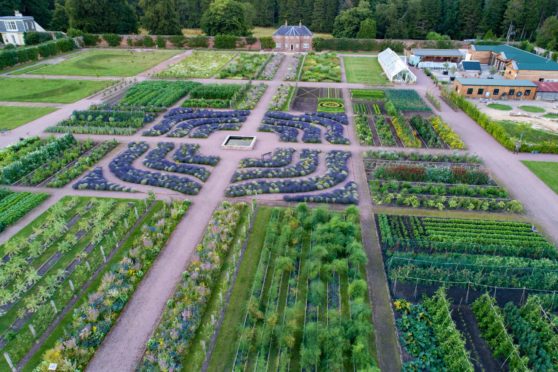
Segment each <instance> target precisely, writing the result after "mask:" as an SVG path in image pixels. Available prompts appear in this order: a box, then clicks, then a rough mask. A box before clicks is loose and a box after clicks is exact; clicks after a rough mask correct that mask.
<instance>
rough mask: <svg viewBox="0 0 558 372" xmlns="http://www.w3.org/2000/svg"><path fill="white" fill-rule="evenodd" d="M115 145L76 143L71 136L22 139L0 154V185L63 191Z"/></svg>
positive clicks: (90, 142) (109, 143)
mask: <svg viewBox="0 0 558 372" xmlns="http://www.w3.org/2000/svg"><path fill="white" fill-rule="evenodd" d="M116 145H117V143H116V141H106V142H101V143H96V142H93V141H92V140H85V141H77V140H76V139H75V138H74V137H73V135H72V134H65V135H63V136H60V137H48V138H39V137H29V138H26V139H23V140H21V141H19V142H17V143H16V144H14V145H12V146H8V147H6V148H5V149H3V150H2V151H1V152H0V184H4V185H28V186H35V185H41V186H42V185H44V186H47V187H62V186H64V185H66V184H67V183H69V182H70V181H71V180H73V179H75V178H76V177H78V176H79V175H80V174H82V173H83V172H84V171H85V170H87V169H89V168H90V167H92V166H93V165H94V164H95V163H96V162H98V161H99V160H100V159H102V158H103V157H104V156H105V155H106V154H107V153H108V152H109V151H111V150H112V149H114V147H116Z"/></svg>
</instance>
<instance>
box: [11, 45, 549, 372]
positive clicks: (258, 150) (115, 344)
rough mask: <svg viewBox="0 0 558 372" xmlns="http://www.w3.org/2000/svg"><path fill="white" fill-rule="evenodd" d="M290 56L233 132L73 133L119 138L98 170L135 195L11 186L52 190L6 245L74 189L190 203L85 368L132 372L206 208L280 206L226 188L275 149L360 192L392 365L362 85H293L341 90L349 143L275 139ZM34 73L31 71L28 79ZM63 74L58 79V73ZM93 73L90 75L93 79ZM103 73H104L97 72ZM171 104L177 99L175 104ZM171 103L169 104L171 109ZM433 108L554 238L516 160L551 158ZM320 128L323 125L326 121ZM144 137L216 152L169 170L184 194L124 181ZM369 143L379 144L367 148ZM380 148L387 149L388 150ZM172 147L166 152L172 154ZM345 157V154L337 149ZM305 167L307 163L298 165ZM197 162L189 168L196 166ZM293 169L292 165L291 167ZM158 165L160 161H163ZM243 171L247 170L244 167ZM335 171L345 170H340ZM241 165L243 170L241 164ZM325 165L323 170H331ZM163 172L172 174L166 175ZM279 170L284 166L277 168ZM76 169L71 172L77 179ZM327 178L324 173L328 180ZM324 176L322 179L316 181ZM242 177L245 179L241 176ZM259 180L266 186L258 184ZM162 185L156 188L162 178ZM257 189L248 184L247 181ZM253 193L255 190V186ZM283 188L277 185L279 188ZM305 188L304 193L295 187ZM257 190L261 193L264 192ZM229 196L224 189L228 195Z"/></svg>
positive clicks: (64, 111)
mask: <svg viewBox="0 0 558 372" xmlns="http://www.w3.org/2000/svg"><path fill="white" fill-rule="evenodd" d="M190 54H191V51H185V52H184V53H181V54H179V55H177V56H174V57H172V58H171V59H169V60H167V61H165V62H163V63H161V64H160V65H158V66H155V67H153V68H152V69H150V70H148V71H145V72H143V73H140V74H139V75H137V76H136V77H133V78H127V79H130V80H131V79H135V80H136V81H144V80H150V79H153V76H154V75H155V74H156V73H158V72H160V71H162V70H164V69H166V68H167V67H168V66H169V65H171V64H174V63H176V62H177V61H180V60H181V59H183V58H185V57H187V56H189V55H190ZM289 63H291V57H290V56H288V57H287V58H285V59H284V60H283V62H282V64H281V66H280V67H279V69H278V72H277V74H276V76H275V78H274V79H273V80H271V81H265V80H262V81H257V83H260V82H261V83H263V84H266V85H267V86H268V89H267V90H266V92H265V94H264V95H263V97H262V98H261V99H260V101H259V102H258V104H257V106H256V107H255V108H254V109H253V110H251V111H250V113H249V115H248V117H247V118H246V121H245V122H243V123H242V125H241V126H240V129H239V130H238V131H235V132H231V131H216V132H214V133H212V134H210V135H209V137H208V138H189V137H182V138H178V137H163V136H160V137H147V136H143V135H142V133H143V131H144V130H149V129H150V128H153V127H154V126H155V125H157V124H158V123H159V122H160V121H161V118H157V119H156V120H155V121H154V122H153V123H150V124H147V125H146V126H145V127H144V128H143V129H142V130H140V131H138V132H137V133H136V134H134V135H130V136H107V135H83V134H77V135H75V137H76V138H77V139H86V138H91V139H93V140H95V141H97V140H106V139H111V138H113V137H114V138H116V139H117V141H118V142H119V145H118V146H117V147H116V148H115V149H114V150H112V151H111V152H110V153H109V154H108V155H107V156H106V157H105V158H103V159H102V160H101V161H100V162H99V163H98V164H97V165H96V167H100V168H101V169H102V171H103V175H104V177H105V178H106V180H107V181H108V182H111V183H115V184H119V185H122V186H125V187H129V188H132V189H134V190H136V191H137V193H123V192H117V191H94V190H75V189H73V188H72V184H73V183H74V182H75V181H74V182H71V183H70V184H68V185H66V186H65V187H62V188H60V189H51V188H44V187H23V186H13V187H11V189H13V190H22V191H23V190H25V191H41V192H43V191H44V192H48V193H50V194H51V197H50V198H49V199H48V201H46V202H45V203H43V204H42V205H41V206H39V207H38V208H36V209H34V210H33V211H32V212H31V213H29V214H28V215H27V216H26V217H24V218H23V219H21V220H20V221H19V222H18V223H16V224H15V225H13V226H11V227H9V228H7V229H6V231H4V232H3V233H2V234H0V243H2V242H5V241H6V240H8V239H9V238H10V237H11V236H13V235H14V234H15V233H16V232H17V231H19V230H21V229H22V228H23V227H24V226H26V225H27V224H28V223H29V222H31V221H32V220H33V219H34V218H36V217H37V216H39V215H40V214H41V213H42V212H44V211H45V210H47V209H48V208H49V207H50V206H52V205H53V204H54V203H56V202H57V201H58V200H60V199H61V198H62V197H64V196H66V195H80V196H107V197H114V198H131V199H139V198H144V197H146V196H147V193H148V192H154V193H155V195H156V196H157V197H158V198H160V199H166V200H169V199H187V200H190V201H191V202H192V205H191V206H190V209H189V210H188V212H187V214H186V216H185V217H184V218H183V219H182V221H181V222H180V223H179V225H178V226H177V228H176V230H175V231H174V233H173V234H172V236H171V238H170V240H169V241H168V244H167V246H166V248H164V250H163V251H162V252H161V253H160V254H159V257H158V258H157V260H156V261H155V263H154V264H153V266H152V267H151V269H150V270H149V272H148V273H147V275H146V276H145V277H144V278H143V280H142V281H141V283H140V285H139V286H138V288H137V290H136V291H135V293H134V295H133V297H132V298H131V300H130V301H129V303H128V304H127V305H126V307H125V309H124V310H123V312H122V314H121V315H120V318H119V320H118V322H117V323H116V325H115V326H114V327H113V328H112V330H111V331H110V333H109V334H108V336H107V337H106V339H105V340H104V342H103V343H102V345H101V347H100V349H99V350H98V352H97V353H96V354H95V356H94V358H93V359H92V361H91V363H90V364H89V367H88V370H90V371H117V370H118V371H132V370H134V369H135V368H136V366H137V365H138V362H139V361H140V360H141V358H142V355H143V352H144V349H145V345H146V342H147V340H148V339H149V337H150V336H151V334H152V332H153V329H154V327H155V326H156V325H157V322H158V321H159V317H160V315H161V313H162V311H163V309H164V307H165V305H166V302H167V300H168V298H169V297H170V296H171V295H172V293H173V291H174V288H175V286H176V284H177V283H178V281H179V279H180V276H181V273H182V272H183V271H184V269H185V267H186V266H187V264H188V262H189V261H190V260H192V259H193V257H194V256H195V249H196V246H197V244H198V242H199V241H200V239H201V238H202V235H203V233H204V231H205V228H206V225H207V223H208V221H209V220H210V218H211V215H212V213H213V211H214V210H215V209H216V208H217V207H218V206H219V204H220V203H221V201H223V200H224V199H230V200H231V201H235V200H251V199H253V198H255V199H256V200H257V201H259V202H263V203H271V204H278V205H282V204H285V203H286V202H285V201H284V200H283V195H284V193H285V192H284V191H282V192H281V193H261V194H259V192H256V193H258V194H259V195H256V196H254V195H253V194H252V193H251V192H246V193H244V194H243V195H242V196H240V197H237V198H234V197H229V198H226V196H225V193H226V190H229V188H230V187H231V182H230V180H231V178H232V177H233V175H234V174H235V172H236V171H237V170H239V169H241V168H239V164H240V162H241V160H242V159H244V158H247V157H249V158H261V157H262V155H264V154H267V153H270V152H272V153H273V152H274V151H276V149H279V148H291V149H292V150H293V153H294V154H295V155H293V158H292V161H291V162H290V163H289V166H288V169H286V170H285V169H284V168H283V170H282V172H298V173H296V174H297V175H301V177H303V178H304V179H309V180H312V182H315V178H318V179H319V181H320V182H327V185H331V186H330V188H329V189H326V190H320V191H330V190H333V189H335V188H336V187H340V186H343V185H346V184H347V183H350V182H354V183H356V189H357V192H358V198H359V205H358V207H359V209H360V215H361V216H360V217H361V219H360V220H361V227H362V231H363V242H364V247H365V250H366V252H367V254H368V258H369V262H368V265H367V276H368V282H369V286H370V291H371V300H372V303H373V310H374V316H373V319H374V325H375V329H376V344H377V346H376V347H377V354H378V362H379V365H380V367H381V368H382V370H399V365H400V357H399V348H398V341H397V338H396V334H395V328H394V320H393V314H392V311H391V305H390V297H389V291H388V287H387V279H386V275H385V271H384V266H383V260H382V255H381V250H380V246H379V243H378V237H377V236H376V233H375V230H374V229H372V228H371V227H372V226H374V224H375V222H374V211H375V208H376V207H375V206H374V205H373V204H372V200H371V198H370V194H369V186H368V181H367V178H366V174H365V171H364V165H363V160H362V157H363V152H364V151H366V150H370V149H372V147H367V146H361V145H359V144H358V143H359V142H358V139H357V136H356V133H355V129H354V123H353V108H352V105H351V99H350V93H349V89H351V88H365V87H366V85H363V84H349V83H346V82H345V81H346V79H345V75H344V72H343V74H342V75H343V80H342V81H343V82H341V83H317V82H316V83H310V82H307V83H304V82H299V83H298V86H299V87H308V88H337V89H340V90H341V91H342V93H343V99H344V101H345V112H346V114H347V117H348V119H349V122H348V125H343V126H342V131H343V136H344V137H345V138H347V139H348V140H349V141H350V144H346V145H344V144H331V143H329V142H328V141H326V140H323V139H322V141H321V143H304V142H289V143H286V142H281V141H280V138H279V136H278V135H277V134H276V133H266V132H259V131H258V128H259V126H260V125H261V123H262V121H263V120H264V116H265V114H266V112H267V108H268V106H269V104H270V102H271V100H272V97H273V95H274V94H275V92H276V91H277V89H278V87H279V86H280V85H281V84H284V81H283V77H284V76H285V75H286V74H287V72H288V71H287V66H288V65H289ZM413 72H414V73H415V74H416V75H417V77H418V81H417V84H416V85H415V86H411V87H410V88H411V89H415V90H416V91H417V92H418V93H419V95H420V96H421V97H422V98H423V99H424V100H425V101H427V100H426V99H425V94H426V92H433V93H434V94H435V95H436V96H438V97H439V91H438V90H437V88H436V87H435V86H434V85H433V83H432V82H431V80H430V79H429V78H428V77H427V76H425V75H424V74H423V73H422V72H421V71H418V70H413ZM18 77H19V78H26V75H18ZM32 77H33V78H36V77H37V76H36V75H34V76H32ZM57 78H60V76H57ZM90 79H93V80H94V79H97V78H90ZM103 79H104V78H103ZM192 80H195V81H199V82H202V83H218V84H226V83H234V84H238V83H241V81H239V80H224V79H192ZM392 88H394V89H409V87H408V86H394V87H392ZM104 99H105V97H103V95H102V94H96V95H94V96H91V97H88V98H85V99H83V100H80V101H78V102H75V103H72V104H67V105H57V107H61V108H60V109H59V110H58V111H56V112H54V113H52V114H49V115H46V116H44V117H43V118H41V119H38V120H35V121H33V122H31V123H28V124H27V125H23V126H21V127H19V128H16V129H14V130H12V131H10V132H8V133H6V134H3V135H2V136H0V145H1V146H6V145H8V144H11V143H15V142H17V140H18V139H19V138H22V137H27V136H35V135H37V136H41V137H46V136H48V135H49V134H47V133H45V130H46V128H48V127H50V126H53V125H55V124H57V123H58V122H59V121H61V120H64V119H67V118H68V117H69V116H70V115H71V114H72V112H74V111H76V110H86V109H88V108H89V106H91V105H94V104H101V103H102V102H103V100H104ZM177 105H178V104H177ZM177 105H175V107H176V106H177ZM434 113H436V114H438V115H440V116H441V117H442V119H443V120H444V121H445V122H446V123H448V124H449V125H450V126H451V127H452V128H453V129H454V130H455V131H456V132H457V133H458V134H459V135H460V136H461V138H462V139H463V141H464V142H465V144H466V146H467V148H468V151H469V152H470V153H473V154H476V155H478V156H479V157H480V158H481V159H482V160H483V161H484V163H485V165H486V166H487V168H488V169H489V172H490V174H491V175H492V176H493V177H494V178H495V179H496V180H497V181H498V183H499V184H501V185H502V186H504V187H506V188H507V190H509V192H510V195H511V196H512V197H513V198H515V199H518V200H519V201H520V202H521V203H522V204H523V206H524V207H525V209H526V212H527V215H528V217H529V218H530V219H531V220H533V221H535V223H536V224H537V225H538V226H540V227H541V228H542V230H543V231H544V232H545V233H546V234H547V235H548V236H550V237H551V238H552V239H553V240H554V241H555V242H558V196H557V195H556V194H555V193H554V192H553V191H552V190H550V189H549V188H548V187H547V186H546V185H545V184H544V183H543V182H542V181H540V180H539V179H538V178H537V177H536V176H535V175H534V174H532V173H531V172H530V171H529V170H528V169H527V168H526V167H525V166H524V165H523V164H522V163H521V160H522V159H526V158H528V159H530V160H539V159H540V160H549V159H551V160H558V158H557V157H556V156H552V155H540V156H539V155H533V154H528V155H527V154H523V155H514V154H512V153H510V152H509V151H507V150H506V149H504V148H503V147H501V146H500V145H499V144H498V143H497V142H496V141H495V140H494V139H493V138H492V137H491V136H490V135H489V134H487V133H486V132H485V131H484V130H483V129H482V128H481V127H479V126H478V125H477V124H476V123H475V122H473V121H472V120H471V119H470V118H469V117H468V116H467V115H465V114H464V113H463V112H461V111H460V112H455V111H453V110H452V109H451V108H450V107H448V106H447V105H446V104H445V103H444V102H443V101H442V110H441V111H439V112H436V111H435V110H434ZM321 129H322V131H324V132H325V130H324V129H323V128H321ZM228 135H235V136H256V137H257V141H256V143H255V146H254V148H253V150H251V151H235V150H229V149H222V148H221V144H222V143H223V141H224V140H225V138H226V137H227V136H228ZM139 142H142V143H144V144H145V145H143V146H145V148H148V149H149V150H150V151H151V150H153V149H155V148H156V147H157V145H158V144H160V143H163V142H164V143H170V144H172V145H170V147H173V148H174V150H173V151H175V150H176V149H178V148H179V147H180V145H184V144H191V145H199V154H201V155H203V156H213V157H215V156H216V157H219V158H220V161H219V162H218V163H217V164H216V165H215V166H207V165H195V167H198V168H197V169H198V171H200V169H202V170H201V172H203V173H204V174H206V173H205V172H208V173H207V177H206V176H203V180H200V177H199V175H198V176H196V175H195V174H194V175H192V174H191V173H188V172H193V171H192V167H194V166H193V165H189V166H188V167H183V168H184V173H182V174H181V173H176V172H172V173H171V174H172V175H173V176H176V177H181V178H182V179H188V180H191V181H192V182H193V183H195V184H197V185H199V190H198V191H199V192H198V193H197V195H185V194H184V192H180V191H177V190H176V189H172V188H168V187H159V186H150V185H146V184H140V183H141V182H139V183H138V182H129V181H130V180H131V179H129V178H128V179H123V178H122V177H119V176H118V175H116V174H115V173H114V172H113V171H112V170H114V164H111V163H113V162H114V160H115V158H117V157H119V156H121V155H122V154H123V152H125V151H126V150H127V148H128V147H129V145H130V144H132V143H139ZM374 149H375V150H382V149H384V148H378V147H374ZM385 150H390V149H389V148H385ZM397 150H398V151H419V152H421V153H451V152H452V151H451V150H439V149H438V150H433V149H418V150H417V149H397ZM150 151H145V152H142V153H138V155H137V156H136V157H135V158H134V159H132V160H131V161H130V162H129V166H130V167H131V168H132V170H134V171H137V172H144V173H142V174H145V172H151V173H153V172H159V171H160V170H157V168H155V169H154V166H153V163H148V161H147V160H146V156H147V157H149V155H148V154H149V153H150ZM311 152H315V154H317V155H316V159H317V164H315V165H314V166H310V165H305V167H299V168H297V166H298V165H297V164H298V162H299V161H300V159H301V157H302V156H304V155H303V154H306V155H307V156H311V155H309V154H311ZM334 152H336V153H338V155H339V156H340V157H341V158H342V159H341V160H337V163H335V164H333V163H331V162H330V161H332V162H333V160H332V159H333V155H331V159H328V156H330V154H332V153H334ZM169 154H171V153H169ZM343 154H345V155H343ZM158 160H160V161H166V162H167V163H165V164H166V165H167V166H168V164H170V163H172V164H174V165H175V166H176V164H182V165H184V164H183V163H177V162H176V161H174V160H173V158H172V157H171V156H170V155H164V156H163V157H162V158H159V159H158ZM305 164H307V163H305ZM195 167H194V168H195ZM295 168H296V169H295ZM163 169H164V167H163ZM248 169H249V168H248ZM340 169H342V170H340ZM242 171H243V172H244V170H242ZM328 172H329V173H328ZM343 172H345V175H344V176H343V177H339V178H336V179H330V178H335V176H337V175H339V174H340V173H343ZM163 173H165V174H168V173H170V172H163ZM277 174H281V173H277ZM82 177H83V176H80V177H79V178H78V179H81V178H82ZM328 177H329V178H328ZM254 178H255V179H257V181H254V182H256V183H258V190H263V189H265V188H266V186H265V183H266V182H268V181H266V179H268V180H271V181H273V182H274V183H277V182H280V180H281V177H280V176H277V175H276V174H275V173H270V175H269V176H266V177H263V178H258V177H256V176H254ZM324 178H326V180H325V181H324V180H323V179H324ZM242 182H251V181H245V180H243V181H242ZM262 185H264V186H262ZM160 186H161V185H160ZM254 187H255V186H254ZM287 189H288V190H293V194H296V195H298V194H300V195H304V194H308V193H310V194H315V193H316V191H318V190H317V189H316V190H310V191H304V190H306V189H304V190H302V189H298V188H297V185H291V184H288V185H285V186H284V190H287ZM252 190H254V189H252ZM282 190H283V189H282ZM301 190H302V191H301ZM261 192H263V191H261ZM229 195H230V194H229Z"/></svg>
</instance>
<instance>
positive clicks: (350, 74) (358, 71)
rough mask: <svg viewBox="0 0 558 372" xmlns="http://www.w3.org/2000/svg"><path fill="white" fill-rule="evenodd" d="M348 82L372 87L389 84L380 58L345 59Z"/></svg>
mask: <svg viewBox="0 0 558 372" xmlns="http://www.w3.org/2000/svg"><path fill="white" fill-rule="evenodd" d="M343 62H344V63H345V73H346V75H347V82H349V83H363V84H370V85H384V84H387V83H388V80H387V79H386V77H385V75H384V73H383V71H382V67H381V66H380V64H379V63H378V58H371V57H343Z"/></svg>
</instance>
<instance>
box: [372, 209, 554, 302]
mask: <svg viewBox="0 0 558 372" xmlns="http://www.w3.org/2000/svg"><path fill="white" fill-rule="evenodd" d="M377 225H378V230H379V232H380V240H381V244H382V248H383V250H384V255H385V256H384V258H385V261H386V270H387V273H388V277H389V279H390V281H391V282H392V283H393V286H398V285H399V284H401V283H410V284H413V285H422V284H424V285H444V284H445V285H447V286H453V287H460V288H463V289H473V290H491V291H494V292H498V290H497V289H498V288H501V289H502V290H504V292H505V290H508V289H516V290H517V291H516V292H523V294H524V295H525V294H526V293H528V292H529V291H534V292H537V291H539V292H540V293H544V292H548V293H553V292H556V291H558V284H557V283H558V280H557V279H558V274H557V273H558V271H557V269H558V261H557V257H558V254H557V252H556V249H555V247H554V246H553V245H552V244H550V243H549V242H548V241H547V240H546V238H544V237H543V236H542V235H540V234H539V233H538V232H536V231H535V230H534V229H533V226H532V225H530V224H528V223H524V222H511V221H493V220H478V219H444V218H434V217H416V216H393V215H379V216H378V218H377ZM396 282H397V284H396Z"/></svg>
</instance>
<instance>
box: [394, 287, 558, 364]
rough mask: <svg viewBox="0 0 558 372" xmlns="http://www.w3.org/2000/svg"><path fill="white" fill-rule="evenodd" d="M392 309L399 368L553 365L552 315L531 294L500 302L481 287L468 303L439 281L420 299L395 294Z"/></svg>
mask: <svg viewBox="0 0 558 372" xmlns="http://www.w3.org/2000/svg"><path fill="white" fill-rule="evenodd" d="M394 309H395V310H396V316H397V317H398V319H397V327H398V330H399V336H400V341H401V345H402V347H403V350H404V351H405V352H406V354H407V357H406V360H405V364H404V370H415V371H416V370H419V371H426V370H450V371H455V370H460V371H471V372H472V371H475V370H491V371H493V370H510V371H554V370H556V369H557V368H558V331H557V329H556V322H557V321H558V317H557V316H556V315H555V314H553V313H552V312H550V311H549V310H548V309H546V308H545V307H544V306H543V303H542V301H541V300H540V298H539V297H537V296H529V297H528V299H527V300H526V301H525V302H524V304H522V305H517V304H514V303H513V302H508V303H506V304H505V306H500V305H499V304H498V303H497V301H496V300H495V299H494V297H491V296H490V295H489V294H488V293H485V294H483V295H481V296H480V297H479V298H477V299H476V300H475V301H474V302H472V304H471V305H470V306H469V305H460V306H457V305H454V304H452V300H451V298H449V297H448V295H447V291H446V290H445V289H444V288H443V287H441V288H440V289H439V290H437V291H436V292H435V293H434V295H433V296H431V297H425V298H424V299H423V300H422V301H421V302H420V303H410V302H408V301H406V300H403V299H398V300H395V301H394ZM479 336H480V337H482V338H479Z"/></svg>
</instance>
